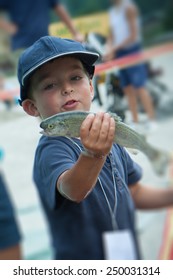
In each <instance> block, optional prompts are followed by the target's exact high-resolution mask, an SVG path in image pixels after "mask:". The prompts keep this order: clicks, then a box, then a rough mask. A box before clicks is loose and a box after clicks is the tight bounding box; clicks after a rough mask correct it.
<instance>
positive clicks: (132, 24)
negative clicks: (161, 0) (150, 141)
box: [104, 0, 157, 129]
mask: <svg viewBox="0 0 173 280" xmlns="http://www.w3.org/2000/svg"><path fill="white" fill-rule="evenodd" d="M111 2H112V5H111V7H110V9H109V25H110V34H109V36H108V40H107V44H106V53H105V56H104V60H111V59H114V58H121V57H125V56H128V55H131V54H135V53H140V52H141V49H142V38H141V27H140V17H139V11H138V8H137V6H136V4H135V3H134V2H133V1H132V0H111ZM119 74H120V83H121V87H122V89H123V92H124V94H125V96H126V98H127V101H128V105H129V109H130V112H131V115H132V122H131V126H132V127H133V128H134V129H139V116H138V98H139V99H140V101H141V103H142V105H143V107H144V110H145V112H146V114H147V116H148V122H147V129H155V128H156V126H157V125H156V122H155V116H154V115H155V113H154V108H153V103H152V98H151V97H150V94H149V92H148V90H147V89H146V87H145V84H146V81H147V69H146V65H145V64H142V63H141V64H137V65H134V66H131V67H127V68H125V69H122V70H120V71H119Z"/></svg>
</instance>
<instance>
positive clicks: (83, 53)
mask: <svg viewBox="0 0 173 280" xmlns="http://www.w3.org/2000/svg"><path fill="white" fill-rule="evenodd" d="M64 56H73V57H76V58H77V59H79V60H80V61H81V62H82V64H83V65H84V68H85V69H86V71H87V72H88V73H89V76H90V77H91V78H92V76H93V74H94V70H95V66H94V63H95V62H96V60H97V59H98V57H99V55H98V54H97V53H94V52H89V51H87V50H86V49H85V48H84V46H83V45H82V44H81V43H79V42H77V41H74V40H70V39H62V38H58V37H53V36H45V37H42V38H40V39H39V40H38V41H36V42H35V43H34V44H33V45H32V46H31V47H29V48H27V49H26V50H25V51H24V52H23V53H22V55H21V56H20V58H19V63H18V80H19V84H20V100H19V104H20V105H22V102H23V101H24V100H25V99H27V98H28V95H27V92H28V91H27V84H28V83H27V82H28V80H29V77H30V76H31V74H33V72H34V71H35V70H36V69H38V68H39V67H40V66H42V65H43V64H45V63H46V62H48V61H50V60H53V59H55V58H59V57H64Z"/></svg>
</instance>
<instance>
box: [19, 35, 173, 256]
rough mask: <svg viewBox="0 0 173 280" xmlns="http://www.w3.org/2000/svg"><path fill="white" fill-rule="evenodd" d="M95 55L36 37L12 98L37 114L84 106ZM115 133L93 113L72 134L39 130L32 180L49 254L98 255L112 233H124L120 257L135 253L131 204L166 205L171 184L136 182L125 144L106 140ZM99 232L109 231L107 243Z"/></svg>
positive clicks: (172, 196)
mask: <svg viewBox="0 0 173 280" xmlns="http://www.w3.org/2000/svg"><path fill="white" fill-rule="evenodd" d="M97 58H98V55H97V54H95V53H91V52H87V51H86V50H85V49H84V47H83V46H82V44H80V43H79V42H75V41H73V40H67V39H61V38H56V37H50V36H46V37H42V38H41V39H40V40H38V41H37V42H36V43H35V44H34V45H32V46H31V47H30V48H28V49H27V50H26V51H25V52H24V53H23V54H22V55H21V57H20V59H19V65H18V79H19V83H20V88H21V92H20V98H21V99H20V104H21V105H22V106H23V109H24V110H25V112H26V113H27V114H29V115H31V116H35V117H40V118H41V119H44V118H47V117H50V116H52V115H54V114H57V113H60V112H66V111H74V110H84V111H88V110H89V109H90V105H91V102H92V99H93V96H94V92H93V86H92V76H93V74H94V63H95V61H96V60H97ZM115 132H116V128H115V122H114V120H113V119H112V118H111V117H110V116H109V114H107V113H103V112H100V113H97V114H96V115H93V114H89V115H88V117H87V118H86V119H85V120H84V122H83V123H82V126H81V129H80V139H77V138H68V137H52V138H51V137H46V136H42V137H41V139H40V141H39V144H38V147H37V150H36V154H35V162H34V170H33V173H34V181H35V183H36V186H37V188H38V192H39V195H40V198H41V201H42V204H43V207H44V209H45V212H46V215H47V218H48V222H49V225H50V231H51V235H52V242H53V248H54V251H55V259H70V260H73V259H74V260H75V259H76V260H77V259H81V260H82V259H90V260H92V259H93V260H94V259H95V260H100V259H105V258H107V256H110V250H109V247H112V245H116V244H118V243H120V242H119V241H118V240H119V239H118V237H117V235H116V234H117V233H120V235H121V233H122V236H123V238H124V239H123V242H121V243H120V244H122V247H123V245H124V244H125V248H126V247H127V248H132V249H131V250H130V255H128V256H126V249H125V251H124V253H123V256H122V258H139V251H138V245H137V238H136V233H135V223H134V209H135V207H138V208H140V209H144V208H147V209H149V208H150V209H151V208H159V207H164V206H168V205H172V204H173V189H167V190H156V189H151V188H147V187H144V186H142V185H141V183H140V182H139V180H140V178H141V176H142V174H141V168H140V167H139V166H138V165H137V164H136V163H135V162H133V161H132V159H131V158H130V157H129V155H128V153H127V152H126V151H125V149H123V148H122V147H120V146H118V145H116V144H113V138H114V134H115ZM106 232H111V233H113V234H115V241H114V243H113V244H111V245H110V246H109V243H110V239H109V236H108V235H109V234H106ZM124 232H125V233H127V235H128V237H126V238H125V237H124V235H123V233H124ZM127 235H126V236H127ZM103 236H104V238H103ZM103 242H104V243H103ZM104 248H106V249H105V252H104ZM114 254H115V255H114V256H111V258H114V259H116V258H121V257H120V254H119V253H118V249H117V250H114ZM132 256H133V257H132Z"/></svg>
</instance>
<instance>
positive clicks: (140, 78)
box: [116, 44, 147, 88]
mask: <svg viewBox="0 0 173 280" xmlns="http://www.w3.org/2000/svg"><path fill="white" fill-rule="evenodd" d="M139 52H141V45H140V44H136V45H135V46H133V47H130V48H128V49H124V50H120V51H118V52H117V53H116V58H122V57H125V56H128V55H131V54H135V53H139ZM119 77H120V84H121V87H126V86H129V85H132V86H134V87H135V88H140V87H143V86H145V84H146V81H147V68H146V65H145V64H144V63H140V64H137V65H134V66H130V67H127V68H125V69H122V70H120V71H119Z"/></svg>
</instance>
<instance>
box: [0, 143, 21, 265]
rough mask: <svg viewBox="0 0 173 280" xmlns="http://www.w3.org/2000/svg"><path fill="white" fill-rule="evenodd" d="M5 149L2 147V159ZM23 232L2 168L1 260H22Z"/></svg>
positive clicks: (0, 208) (0, 158) (0, 154)
mask: <svg viewBox="0 0 173 280" xmlns="http://www.w3.org/2000/svg"><path fill="white" fill-rule="evenodd" d="M2 158H3V149H1V148H0V161H1V160H2ZM20 242H21V234H20V230H19V227H18V224H17V221H16V216H15V211H14V207H13V203H12V201H11V198H10V195H9V192H8V188H7V184H6V182H5V179H4V176H3V173H2V171H1V170H0V260H20V259H21V258H22V255H21V246H20Z"/></svg>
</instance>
